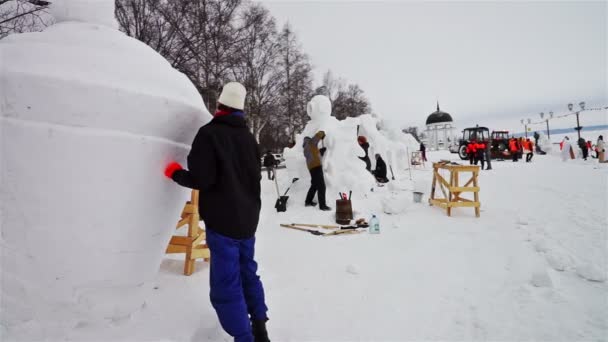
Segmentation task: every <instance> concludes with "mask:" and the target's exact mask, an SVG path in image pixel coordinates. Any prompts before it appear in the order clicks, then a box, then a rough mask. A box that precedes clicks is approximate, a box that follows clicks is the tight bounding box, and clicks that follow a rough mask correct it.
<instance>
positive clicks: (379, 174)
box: [374, 157, 386, 179]
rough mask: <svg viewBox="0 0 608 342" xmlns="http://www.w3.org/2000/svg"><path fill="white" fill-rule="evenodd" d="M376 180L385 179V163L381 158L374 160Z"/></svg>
mask: <svg viewBox="0 0 608 342" xmlns="http://www.w3.org/2000/svg"><path fill="white" fill-rule="evenodd" d="M374 176H376V178H381V179H386V163H385V162H384V160H383V159H382V157H378V158H377V159H376V170H375V171H374Z"/></svg>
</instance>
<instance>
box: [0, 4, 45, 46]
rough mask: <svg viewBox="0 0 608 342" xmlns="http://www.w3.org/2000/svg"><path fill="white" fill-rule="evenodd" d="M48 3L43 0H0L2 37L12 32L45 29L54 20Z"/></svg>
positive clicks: (0, 31) (0, 30)
mask: <svg viewBox="0 0 608 342" xmlns="http://www.w3.org/2000/svg"><path fill="white" fill-rule="evenodd" d="M48 5H49V2H47V1H41V0H29V1H26V0H0V39H2V38H5V37H6V36H8V35H9V34H11V33H23V32H34V31H41V30H43V29H44V28H45V27H47V26H48V25H50V24H51V23H52V21H53V18H52V17H51V15H50V14H49V13H48Z"/></svg>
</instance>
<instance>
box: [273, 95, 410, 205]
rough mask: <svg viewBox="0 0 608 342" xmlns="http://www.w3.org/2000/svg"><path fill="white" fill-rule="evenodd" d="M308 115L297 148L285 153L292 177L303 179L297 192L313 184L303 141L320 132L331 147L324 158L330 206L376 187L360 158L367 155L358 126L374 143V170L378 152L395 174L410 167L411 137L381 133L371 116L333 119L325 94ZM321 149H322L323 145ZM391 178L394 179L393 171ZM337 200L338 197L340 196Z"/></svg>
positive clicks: (313, 103) (312, 104)
mask: <svg viewBox="0 0 608 342" xmlns="http://www.w3.org/2000/svg"><path fill="white" fill-rule="evenodd" d="M307 113H308V116H309V117H310V121H309V122H308V124H307V125H306V127H305V128H304V130H303V131H302V133H301V134H298V135H297V136H296V144H295V146H294V147H293V148H290V149H289V148H287V149H285V151H284V156H285V162H286V164H287V170H288V172H289V176H290V178H296V177H297V178H299V179H300V181H298V183H297V184H296V189H299V190H304V189H305V188H308V186H309V185H310V174H309V173H308V169H307V167H306V160H305V158H304V155H303V148H302V142H303V139H304V137H307V136H308V137H312V136H313V135H314V134H315V133H316V132H317V131H319V130H323V131H325V133H326V134H327V136H326V138H325V141H324V142H323V144H324V146H325V147H327V152H326V153H325V156H324V157H323V170H324V172H325V182H326V185H327V198H328V204H329V205H331V201H332V198H334V196H333V195H334V194H337V193H338V192H348V191H349V190H353V198H356V196H362V195H363V194H365V193H367V192H368V191H370V189H371V188H372V187H373V186H374V185H375V184H376V183H375V180H374V178H373V176H372V175H371V174H370V173H369V172H368V171H367V170H365V163H364V162H363V161H361V160H360V159H359V158H358V157H359V156H363V155H364V154H365V153H364V151H363V149H362V148H361V147H360V146H359V144H358V143H357V127H358V126H359V135H364V136H366V137H367V140H368V142H369V143H370V146H371V147H370V150H369V157H370V159H371V161H372V168H373V167H375V158H374V154H375V153H380V154H381V155H382V156H383V159H384V160H385V162H386V163H387V164H389V165H392V166H393V171H395V173H396V172H398V169H401V168H405V167H406V166H407V158H406V156H405V151H406V144H405V143H404V141H407V139H408V137H407V136H406V135H404V134H402V133H400V134H402V135H403V136H404V137H398V135H397V134H396V133H395V132H389V131H386V132H381V131H379V130H378V128H377V124H378V120H377V119H376V118H373V117H372V116H371V115H362V116H360V117H357V118H348V119H346V120H343V121H338V120H337V119H336V118H335V117H333V116H331V103H330V101H329V99H328V98H327V97H326V96H323V95H317V96H315V97H313V98H312V99H311V100H310V102H309V103H308V106H307ZM384 134H389V135H394V137H393V138H392V139H391V138H389V137H387V136H385V135H384ZM402 139H405V140H402ZM319 146H320V147H321V143H320V144H319ZM388 177H389V179H390V178H391V175H390V171H389V174H388ZM335 197H336V198H337V195H335ZM303 200H304V199H303V198H302V201H303Z"/></svg>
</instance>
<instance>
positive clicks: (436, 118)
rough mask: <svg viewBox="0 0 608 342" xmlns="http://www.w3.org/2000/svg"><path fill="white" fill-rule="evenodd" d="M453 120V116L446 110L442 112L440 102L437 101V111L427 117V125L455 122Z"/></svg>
mask: <svg viewBox="0 0 608 342" xmlns="http://www.w3.org/2000/svg"><path fill="white" fill-rule="evenodd" d="M453 121H454V120H452V116H451V115H450V114H448V113H446V112H442V111H441V110H440V109H439V102H438V103H437V111H435V112H434V113H432V114H431V115H429V117H428V118H426V124H427V125H432V124H436V123H443V122H453Z"/></svg>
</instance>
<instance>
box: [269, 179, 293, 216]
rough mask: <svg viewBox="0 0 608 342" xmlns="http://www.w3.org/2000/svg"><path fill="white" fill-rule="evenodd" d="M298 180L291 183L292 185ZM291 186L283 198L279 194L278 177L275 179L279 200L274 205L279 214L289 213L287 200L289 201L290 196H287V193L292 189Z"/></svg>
mask: <svg viewBox="0 0 608 342" xmlns="http://www.w3.org/2000/svg"><path fill="white" fill-rule="evenodd" d="M298 179H299V178H294V179H293V180H292V181H291V184H293V183H295V182H296V181H297V180H298ZM291 184H290V185H289V187H287V190H285V193H284V194H283V196H281V194H280V193H279V184H278V183H277V177H274V185H275V187H276V189H277V196H278V197H279V198H277V202H276V203H275V204H274V207H275V209H277V212H278V213H280V212H284V211H287V199H289V196H287V192H288V191H289V189H290V188H291Z"/></svg>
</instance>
